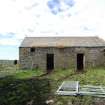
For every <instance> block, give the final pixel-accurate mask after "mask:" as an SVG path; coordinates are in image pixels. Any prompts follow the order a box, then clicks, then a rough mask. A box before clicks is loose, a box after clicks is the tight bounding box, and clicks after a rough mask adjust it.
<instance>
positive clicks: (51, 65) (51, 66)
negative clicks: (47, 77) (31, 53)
mask: <svg viewBox="0 0 105 105" xmlns="http://www.w3.org/2000/svg"><path fill="white" fill-rule="evenodd" d="M53 69H54V54H47V71H48V72H50V71H51V70H53Z"/></svg>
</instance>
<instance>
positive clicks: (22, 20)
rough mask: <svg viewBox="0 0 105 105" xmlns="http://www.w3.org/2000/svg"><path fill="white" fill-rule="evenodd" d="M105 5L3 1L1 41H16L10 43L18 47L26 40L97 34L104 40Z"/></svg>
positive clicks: (83, 0) (99, 1)
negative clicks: (29, 38) (35, 37)
mask: <svg viewBox="0 0 105 105" xmlns="http://www.w3.org/2000/svg"><path fill="white" fill-rule="evenodd" d="M104 5H105V2H104V1H103V0H92V1H91V0H39V1H38V0H15V1H14V0H3V1H0V39H1V38H2V39H1V40H4V39H3V38H5V39H8V38H9V37H11V38H12V37H14V38H12V39H11V41H10V43H11V44H15V45H16V44H18V41H20V42H21V40H22V39H23V38H24V37H25V36H64V35H66V36H67V35H68V36H72V35H76V36H77V35H89V36H90V35H96V34H97V35H99V36H102V37H103V38H104V34H105V30H104V27H105V12H104V10H105V6H104ZM52 12H53V13H55V14H56V15H54V14H53V13H52ZM86 28H87V29H86ZM11 33H14V34H13V35H12V34H11ZM1 40H0V41H1ZM9 40H10V39H9ZM12 40H13V42H12ZM16 40H17V41H16ZM6 41H7V40H6ZM1 42H2V44H5V43H4V42H3V41H1ZM15 42H16V43H15ZM6 44H9V43H6Z"/></svg>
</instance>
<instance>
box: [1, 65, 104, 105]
mask: <svg viewBox="0 0 105 105" xmlns="http://www.w3.org/2000/svg"><path fill="white" fill-rule="evenodd" d="M43 73H44V72H43V71H42V70H19V68H18V67H17V66H14V65H12V66H9V65H4V64H3V65H0V77H3V76H7V75H13V76H14V77H15V78H20V79H26V78H31V77H38V76H40V75H42V74H43ZM41 78H48V79H49V80H50V81H51V87H52V94H51V97H50V99H52V100H54V104H53V105H104V102H105V99H104V98H102V99H101V98H92V97H91V96H90V97H89V96H84V97H71V96H57V95H55V92H56V90H57V88H58V86H59V85H60V84H61V83H62V82H63V81H80V84H84V85H87V84H92V85H102V86H105V67H98V68H92V69H88V70H86V71H85V72H82V73H80V72H75V70H73V69H68V70H54V71H53V72H51V73H50V74H48V75H45V76H42V77H41ZM94 101H96V102H97V103H96V104H95V103H94Z"/></svg>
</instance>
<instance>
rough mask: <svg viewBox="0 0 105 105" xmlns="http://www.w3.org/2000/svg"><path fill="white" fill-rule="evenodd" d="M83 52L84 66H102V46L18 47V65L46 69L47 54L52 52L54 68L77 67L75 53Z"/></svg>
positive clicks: (26, 67)
mask: <svg viewBox="0 0 105 105" xmlns="http://www.w3.org/2000/svg"><path fill="white" fill-rule="evenodd" d="M78 53H83V54H84V66H85V68H89V67H95V66H104V65H105V54H104V48H35V52H34V53H32V52H30V48H19V59H20V67H21V68H22V69H32V68H40V69H42V70H46V61H47V60H46V56H47V54H54V69H67V68H74V69H76V67H77V54H78Z"/></svg>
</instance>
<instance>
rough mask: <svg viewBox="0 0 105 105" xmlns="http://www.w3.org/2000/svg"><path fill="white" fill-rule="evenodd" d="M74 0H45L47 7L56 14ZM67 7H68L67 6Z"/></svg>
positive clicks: (72, 4)
mask: <svg viewBox="0 0 105 105" xmlns="http://www.w3.org/2000/svg"><path fill="white" fill-rule="evenodd" d="M74 4H75V2H74V0H49V1H48V2H47V5H48V7H49V8H50V10H51V12H52V13H53V14H54V15H57V14H58V13H59V12H62V11H64V10H65V8H66V10H67V9H69V8H70V7H72V6H74ZM67 7H68V8H67Z"/></svg>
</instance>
